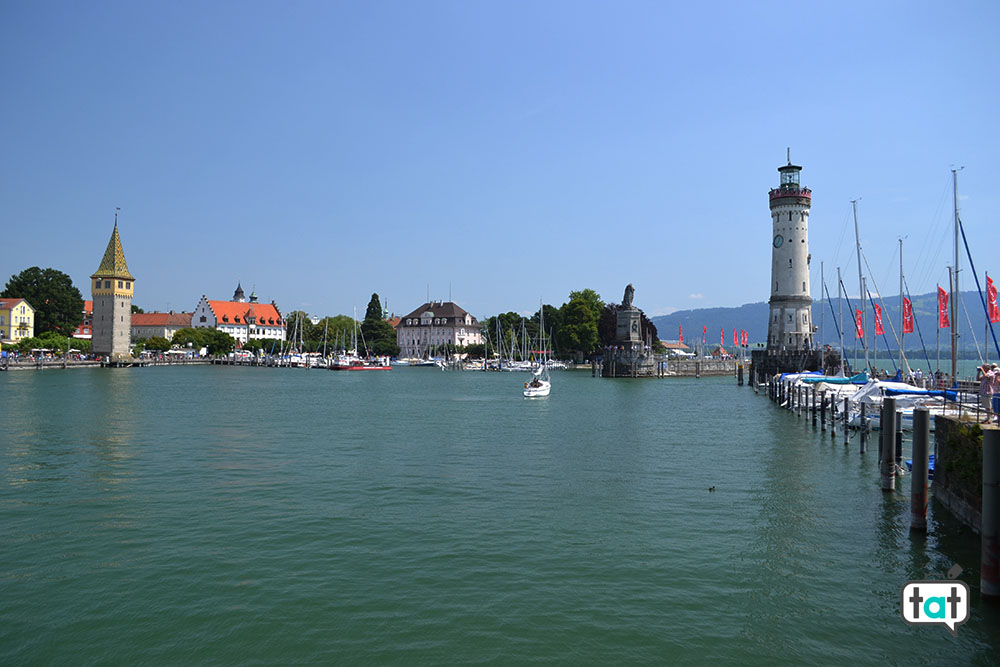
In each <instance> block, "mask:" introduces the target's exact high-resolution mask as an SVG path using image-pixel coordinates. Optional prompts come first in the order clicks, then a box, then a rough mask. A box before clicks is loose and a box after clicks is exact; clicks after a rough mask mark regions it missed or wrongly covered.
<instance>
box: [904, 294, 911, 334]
mask: <svg viewBox="0 0 1000 667" xmlns="http://www.w3.org/2000/svg"><path fill="white" fill-rule="evenodd" d="M903 333H913V304H912V303H910V300H909V299H907V298H906V297H905V296H904V297H903Z"/></svg>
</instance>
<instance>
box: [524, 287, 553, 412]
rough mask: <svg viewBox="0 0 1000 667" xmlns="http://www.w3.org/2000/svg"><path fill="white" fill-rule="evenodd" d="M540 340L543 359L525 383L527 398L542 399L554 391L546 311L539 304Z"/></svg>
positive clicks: (539, 303) (525, 395)
mask: <svg viewBox="0 0 1000 667" xmlns="http://www.w3.org/2000/svg"><path fill="white" fill-rule="evenodd" d="M538 332H539V333H538V340H539V341H541V343H542V345H541V354H542V359H541V363H540V364H539V366H538V368H537V369H535V370H534V371H533V372H532V373H531V379H530V380H528V381H527V382H525V383H524V397H525V398H541V397H542V396H548V395H549V392H551V391H552V380H551V379H550V378H549V364H548V361H549V350H548V347H547V346H546V344H545V309H544V308H543V307H542V302H541V300H539V302H538Z"/></svg>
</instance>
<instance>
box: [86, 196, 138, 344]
mask: <svg viewBox="0 0 1000 667" xmlns="http://www.w3.org/2000/svg"><path fill="white" fill-rule="evenodd" d="M90 280H91V283H90V285H91V294H92V300H93V302H94V320H93V328H92V330H93V338H92V339H91V352H93V353H94V354H95V355H97V356H100V357H107V358H108V359H110V360H111V361H121V360H126V359H130V358H131V357H132V341H131V337H130V333H131V330H132V296H133V294H134V290H135V278H134V277H133V276H132V274H131V273H129V270H128V264H126V263H125V252H124V250H122V242H121V238H120V237H119V236H118V216H117V215H116V216H115V228H114V231H112V232H111V239H110V240H109V241H108V247H107V248H106V249H105V251H104V258H103V259H102V260H101V265H100V266H99V267H98V268H97V271H95V272H94V275H92V276H90Z"/></svg>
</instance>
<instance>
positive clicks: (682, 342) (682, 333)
mask: <svg viewBox="0 0 1000 667" xmlns="http://www.w3.org/2000/svg"><path fill="white" fill-rule="evenodd" d="M680 342H681V345H683V344H684V327H683V326H682V327H681V341H680Z"/></svg>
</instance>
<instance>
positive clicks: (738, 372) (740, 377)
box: [736, 364, 743, 387]
mask: <svg viewBox="0 0 1000 667" xmlns="http://www.w3.org/2000/svg"><path fill="white" fill-rule="evenodd" d="M736 384H737V386H739V387H742V386H743V364H740V365H739V366H738V367H737V369H736Z"/></svg>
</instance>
